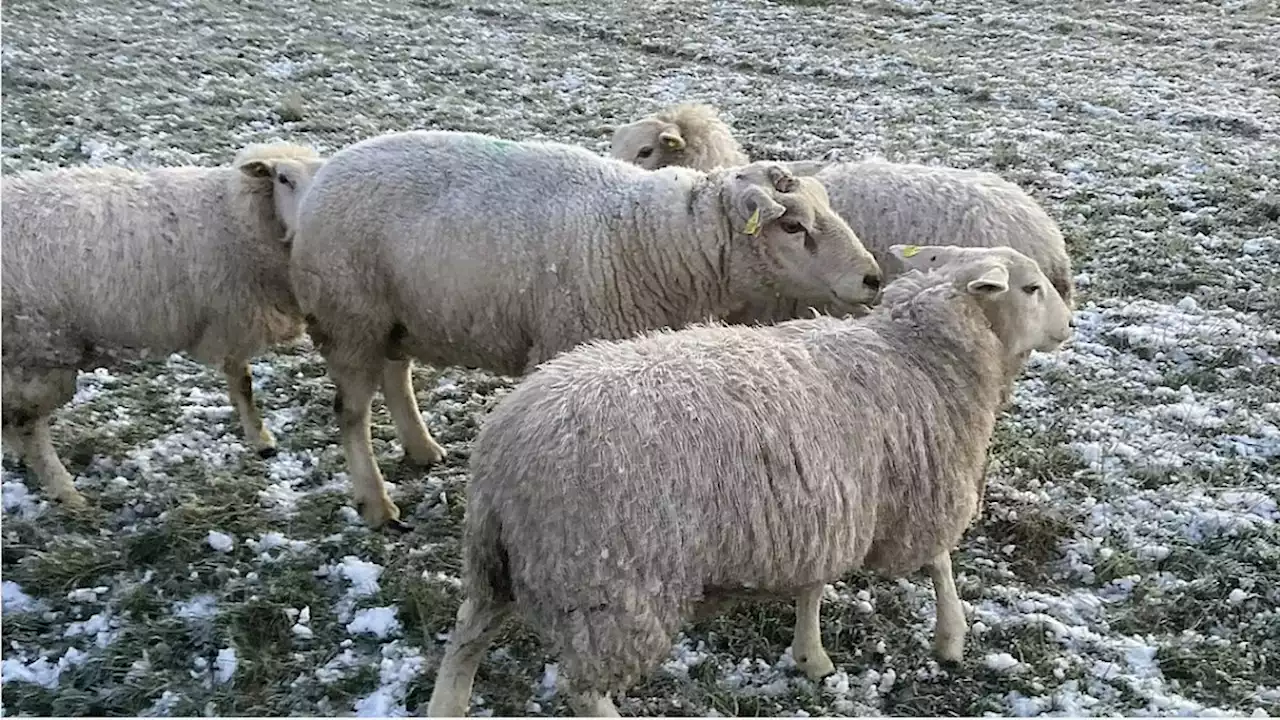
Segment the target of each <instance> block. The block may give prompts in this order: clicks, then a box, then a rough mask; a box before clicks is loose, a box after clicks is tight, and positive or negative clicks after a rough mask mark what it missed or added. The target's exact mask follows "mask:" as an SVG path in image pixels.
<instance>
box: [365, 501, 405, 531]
mask: <svg viewBox="0 0 1280 720" xmlns="http://www.w3.org/2000/svg"><path fill="white" fill-rule="evenodd" d="M356 512H358V513H360V518H361V519H362V520H364V523H365V525H368V526H369V527H371V528H374V529H375V530H376V529H380V528H384V527H387V526H389V525H391V524H392V523H397V524H399V525H404V523H402V522H400V508H398V507H396V504H395V503H393V502H391V499H390V498H384V499H382V500H376V501H374V502H365V501H364V500H357V501H356Z"/></svg>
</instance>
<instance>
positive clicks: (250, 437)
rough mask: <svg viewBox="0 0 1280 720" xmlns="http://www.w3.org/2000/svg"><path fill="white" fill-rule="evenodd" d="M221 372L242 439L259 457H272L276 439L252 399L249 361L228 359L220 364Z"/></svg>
mask: <svg viewBox="0 0 1280 720" xmlns="http://www.w3.org/2000/svg"><path fill="white" fill-rule="evenodd" d="M222 374H223V375H225V376H226V378H227V394H228V395H230V396H231V404H232V405H234V406H235V408H236V414H237V415H239V416H240V428H241V430H243V431H244V439H245V440H247V441H248V442H249V444H250V445H252V446H253V449H254V450H255V451H256V452H257V453H258V455H259V456H260V457H263V458H269V457H274V456H275V454H276V439H275V437H274V436H272V434H271V431H270V430H268V429H267V428H266V426H265V425H263V424H262V415H261V414H260V413H259V412H258V406H257V404H255V403H254V401H253V375H252V374H251V373H250V372H249V363H248V362H246V361H244V360H239V359H228V360H227V361H225V362H224V363H223V364H222Z"/></svg>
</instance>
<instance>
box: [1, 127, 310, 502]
mask: <svg viewBox="0 0 1280 720" xmlns="http://www.w3.org/2000/svg"><path fill="white" fill-rule="evenodd" d="M322 164H323V160H322V159H320V158H319V157H318V156H317V154H316V153H315V152H314V151H313V150H312V149H310V148H307V147H303V146H299V145H295V144H292V143H283V142H279V143H267V144H260V145H250V146H248V147H245V148H243V149H242V150H241V151H240V152H239V154H238V155H237V156H236V158H235V159H234V161H233V162H232V164H231V166H229V167H228V166H223V167H197V166H186V167H170V168H155V169H150V170H146V171H137V170H130V169H126V168H121V167H74V168H60V169H55V170H48V171H29V172H24V173H19V174H16V175H6V176H5V177H4V178H3V193H2V197H3V210H0V212H2V213H3V217H4V264H3V276H4V277H3V293H4V310H3V371H4V385H3V409H4V421H3V428H4V439H5V444H6V445H7V446H9V447H10V448H11V449H13V450H14V451H16V453H17V454H18V455H19V456H21V457H22V458H23V459H24V461H25V462H26V463H27V465H28V467H29V469H30V470H31V471H32V472H33V474H34V475H35V476H36V477H38V478H39V479H40V481H41V483H42V484H43V486H44V488H45V489H46V491H47V492H48V493H49V494H50V495H51V496H52V497H53V498H55V499H57V500H60V501H62V502H63V503H64V504H66V505H67V506H70V507H83V506H84V505H85V504H86V502H85V499H84V497H83V496H82V495H81V494H80V493H79V492H78V491H77V490H76V488H75V485H74V483H73V479H72V477H71V474H70V473H69V472H68V471H67V469H66V467H65V466H64V465H63V464H62V462H61V461H60V460H59V459H58V456H57V452H56V450H55V449H54V446H53V442H52V438H51V436H50V427H49V422H50V416H51V415H52V414H53V412H54V411H56V410H57V409H58V408H59V407H61V406H62V405H64V404H66V403H67V402H68V401H69V400H71V398H72V397H73V396H74V394H75V389H76V375H77V371H78V370H80V369H87V368H91V367H97V366H101V365H111V364H113V363H115V362H116V361H118V360H125V359H129V358H131V357H138V356H140V355H142V354H145V353H147V352H159V353H171V352H180V351H186V352H189V353H190V354H191V355H192V356H193V357H195V358H196V359H198V360H200V361H202V362H206V363H210V364H213V363H220V364H221V369H222V372H223V373H224V375H225V376H226V379H227V385H228V391H229V395H230V397H231V400H232V402H233V404H234V406H235V408H236V411H237V413H238V414H239V418H240V422H241V425H242V429H243V432H244V434H245V438H246V440H247V441H248V442H249V443H251V444H252V445H253V447H254V448H255V449H256V450H257V452H258V454H259V455H261V456H263V457H270V456H271V455H273V454H274V453H275V448H276V441H275V438H274V437H272V435H271V433H270V431H268V430H267V429H266V428H265V427H263V424H262V417H261V415H260V414H259V412H258V409H257V407H256V406H255V404H254V401H253V388H252V384H251V378H250V375H249V365H248V359H249V358H250V357H252V356H253V355H254V354H256V353H258V352H259V351H261V350H263V349H265V348H266V347H268V346H269V345H272V344H275V343H279V342H284V341H286V340H291V339H293V338H297V337H300V336H301V334H302V329H303V326H302V316H301V314H300V313H299V312H298V309H297V304H296V303H295V302H294V300H293V294H292V291H291V290H290V287H289V278H288V269H287V268H288V253H289V249H288V243H289V237H288V235H289V233H290V232H291V230H292V227H293V218H294V214H295V213H296V208H297V202H298V200H299V198H300V196H301V195H302V194H303V193H304V192H305V190H306V186H307V184H308V183H309V182H310V178H311V176H312V175H313V174H314V173H315V171H316V169H317V168H318V167H320V165H322Z"/></svg>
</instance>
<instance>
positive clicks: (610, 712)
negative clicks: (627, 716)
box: [569, 692, 622, 717]
mask: <svg viewBox="0 0 1280 720" xmlns="http://www.w3.org/2000/svg"><path fill="white" fill-rule="evenodd" d="M569 707H570V708H572V709H573V714H574V715H577V716H578V717H622V716H621V715H620V714H618V708H617V707H616V706H615V705H614V704H613V700H612V699H610V698H609V693H605V694H603V695H601V694H600V693H597V692H586V693H581V694H578V695H573V696H570V698H569Z"/></svg>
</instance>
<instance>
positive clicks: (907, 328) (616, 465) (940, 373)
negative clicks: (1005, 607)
mask: <svg viewBox="0 0 1280 720" xmlns="http://www.w3.org/2000/svg"><path fill="white" fill-rule="evenodd" d="M892 251H893V252H894V253H895V255H896V256H898V257H904V256H905V265H906V266H907V267H908V268H927V267H934V268H937V269H936V270H934V271H931V272H915V273H906V274H904V275H903V276H901V277H900V278H899V279H898V280H896V281H895V282H894V283H893V284H891V285H889V286H888V287H887V288H886V290H885V295H884V300H883V302H882V303H881V305H880V306H879V307H877V308H876V309H875V310H873V311H872V312H871V313H870V314H869V315H868V316H866V317H864V318H860V319H856V320H855V319H837V318H832V317H825V316H824V317H819V318H813V319H805V320H796V321H792V322H786V323H782V324H779V325H773V326H724V325H715V324H712V325H698V326H693V327H690V328H686V329H684V330H682V331H675V332H672V331H659V332H652V333H649V334H647V335H646V336H642V337H639V338H632V339H628V340H623V341H615V342H599V341H597V342H592V343H589V344H585V345H584V346H582V347H579V348H576V349H574V350H572V351H570V352H567V353H565V354H563V355H560V356H559V357H557V358H555V359H553V360H551V361H549V362H547V363H545V364H543V365H542V366H541V367H539V368H538V369H537V370H536V371H534V372H533V373H531V374H530V375H529V376H528V377H527V378H525V379H524V380H523V382H521V383H520V385H519V386H517V388H516V389H515V390H514V391H513V392H512V393H511V394H510V395H508V396H507V397H506V398H504V399H503V400H502V401H501V402H500V403H499V405H498V407H496V408H495V409H494V410H493V412H492V414H491V415H490V416H489V418H488V419H487V421H486V422H485V424H484V425H483V427H482V429H481V431H480V433H479V436H478V437H477V439H476V441H475V444H474V445H473V448H472V453H471V481H470V484H469V486H468V502H467V513H466V529H465V532H464V551H463V558H464V568H463V576H464V591H465V593H466V599H465V601H464V602H463V604H462V606H461V608H460V609H459V610H458V614H457V624H456V626H455V627H454V629H453V632H452V635H451V637H450V639H449V642H448V645H447V646H446V649H445V655H444V658H443V660H442V662H441V667H440V670H439V674H438V675H437V677H436V683H435V688H434V690H433V693H432V697H431V702H430V706H429V709H428V714H429V715H433V716H439V715H462V714H464V713H465V712H466V711H467V708H468V702H469V699H470V697H471V686H472V679H473V678H474V675H475V672H476V670H477V667H478V665H479V662H480V660H481V658H482V657H483V656H484V655H485V648H486V646H487V645H488V644H489V642H490V641H491V639H492V638H493V637H494V635H495V634H496V632H497V631H498V629H499V627H500V625H501V624H502V621H503V619H504V618H506V617H507V616H509V615H511V614H512V613H513V611H514V612H518V613H519V615H520V616H521V617H522V618H523V619H524V620H525V621H526V622H528V623H529V624H530V625H531V626H532V627H534V628H536V629H537V630H538V631H539V632H540V634H541V635H542V637H543V638H544V639H545V640H546V641H547V642H548V643H549V644H550V646H551V648H552V651H553V652H554V653H556V654H557V655H558V656H559V658H560V667H561V670H562V674H561V677H562V678H564V679H565V680H566V681H567V689H568V691H569V693H570V697H571V703H572V705H573V707H574V709H575V711H576V712H577V713H579V714H590V715H616V714H617V712H616V710H615V709H614V706H613V703H612V702H611V700H610V695H609V694H610V693H611V692H622V691H623V690H624V689H625V688H626V687H627V686H628V685H630V684H631V683H633V682H635V681H637V680H639V679H641V678H642V677H643V676H644V675H645V674H647V673H648V672H649V671H651V670H652V669H653V668H654V667H655V666H656V665H657V664H658V663H660V662H661V660H662V659H663V658H664V657H665V656H666V654H667V652H668V651H669V650H670V648H671V644H672V641H673V636H674V635H675V633H676V632H677V630H678V629H679V628H680V626H681V624H682V623H683V622H685V621H687V620H689V619H690V618H691V617H694V616H695V614H701V613H700V612H699V610H700V606H701V607H704V608H705V607H706V605H707V604H708V603H710V604H711V606H712V607H714V605H715V604H716V603H717V602H718V601H720V600H722V599H725V598H729V599H733V598H735V597H741V596H743V595H747V596H750V595H789V596H796V597H797V598H798V599H797V622H796V631H795V638H794V644H793V646H792V649H793V653H794V656H795V658H796V661H797V663H798V664H799V665H800V667H801V668H803V669H804V670H805V671H806V672H807V673H809V674H810V675H811V676H812V677H815V678H818V677H821V676H822V675H824V674H826V673H829V672H831V671H832V670H833V669H834V668H833V666H832V664H831V661H830V659H829V657H828V656H827V653H826V651H825V650H824V649H823V647H822V643H821V639H820V634H819V625H818V605H819V601H820V599H821V595H822V589H823V587H824V584H825V583H828V582H831V581H833V580H835V579H836V578H838V577H840V576H841V575H842V574H844V573H846V572H848V571H850V570H853V569H855V568H859V567H866V568H870V569H872V570H875V571H878V572H880V573H883V574H886V575H891V576H892V575H902V574H905V573H910V572H913V571H915V570H916V569H918V568H920V567H921V566H926V567H927V568H928V572H929V575H930V576H931V578H932V580H933V583H934V591H935V594H936V596H937V604H938V622H937V630H936V636H935V650H936V652H937V653H938V655H940V656H941V657H942V658H944V659H948V660H958V659H959V657H960V655H961V652H962V649H963V643H964V634H965V631H966V627H965V620H964V614H963V611H962V609H961V606H960V601H959V598H958V596H957V595H956V590H955V584H954V581H953V579H952V576H951V566H950V548H951V547H953V546H954V545H955V543H956V542H957V541H958V540H959V539H960V537H961V535H962V533H963V531H964V529H965V528H966V527H967V526H968V524H969V523H970V521H971V520H972V518H973V517H974V515H975V510H976V508H977V507H978V501H979V496H980V494H981V492H982V489H983V482H984V479H983V468H984V462H985V458H986V453H987V447H988V442H989V440H990V437H991V433H992V429H993V427H994V425H995V421H996V416H997V413H998V408H999V407H1000V405H1001V401H1002V395H1003V394H1004V393H1006V392H1007V391H1008V389H1009V388H1010V387H1011V385H1012V381H1013V378H1014V376H1015V375H1016V374H1017V373H1018V372H1019V370H1020V368H1021V367H1022V365H1023V363H1024V361H1025V359H1026V357H1027V356H1028V355H1029V354H1030V352H1031V351H1032V350H1033V349H1035V350H1042V351H1050V350H1053V349H1055V348H1057V347H1058V346H1059V345H1060V344H1061V343H1063V342H1065V341H1066V340H1067V339H1068V338H1069V337H1070V335H1071V332H1072V331H1071V314H1070V311H1069V309H1068V308H1067V306H1066V304H1065V303H1064V302H1063V301H1062V299H1061V298H1060V297H1059V296H1058V294H1057V293H1055V292H1052V291H1051V290H1049V289H1048V288H1049V283H1048V279H1047V278H1046V277H1045V276H1044V274H1043V273H1042V272H1041V271H1040V269H1039V268H1038V267H1037V266H1036V263H1035V262H1034V261H1032V260H1030V259H1029V258H1027V257H1026V256H1024V255H1022V254H1020V253H1018V252H1016V251H1014V250H1012V249H1009V248H998V249H978V248H956V247H925V248H915V247H903V246H894V248H893V249H892Z"/></svg>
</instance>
